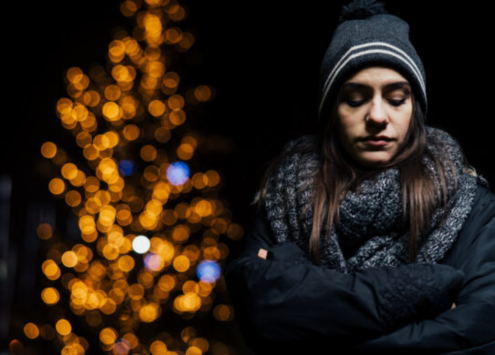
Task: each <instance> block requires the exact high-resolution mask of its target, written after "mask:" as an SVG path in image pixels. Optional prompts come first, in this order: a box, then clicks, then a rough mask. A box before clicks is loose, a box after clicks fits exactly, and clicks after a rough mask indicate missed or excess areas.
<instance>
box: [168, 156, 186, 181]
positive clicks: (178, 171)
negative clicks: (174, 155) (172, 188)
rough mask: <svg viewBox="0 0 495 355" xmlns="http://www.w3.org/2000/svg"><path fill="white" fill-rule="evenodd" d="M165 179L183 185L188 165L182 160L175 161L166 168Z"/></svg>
mask: <svg viewBox="0 0 495 355" xmlns="http://www.w3.org/2000/svg"><path fill="white" fill-rule="evenodd" d="M167 179H168V181H170V182H171V183H172V184H174V185H183V184H185V183H186V181H187V179H189V167H188V166H187V164H186V163H184V162H182V161H177V162H174V163H172V164H170V166H169V167H168V169H167Z"/></svg>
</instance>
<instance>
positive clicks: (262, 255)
mask: <svg viewBox="0 0 495 355" xmlns="http://www.w3.org/2000/svg"><path fill="white" fill-rule="evenodd" d="M267 255H268V250H266V249H263V248H260V250H259V251H258V256H259V257H260V258H261V259H266V257H267Z"/></svg>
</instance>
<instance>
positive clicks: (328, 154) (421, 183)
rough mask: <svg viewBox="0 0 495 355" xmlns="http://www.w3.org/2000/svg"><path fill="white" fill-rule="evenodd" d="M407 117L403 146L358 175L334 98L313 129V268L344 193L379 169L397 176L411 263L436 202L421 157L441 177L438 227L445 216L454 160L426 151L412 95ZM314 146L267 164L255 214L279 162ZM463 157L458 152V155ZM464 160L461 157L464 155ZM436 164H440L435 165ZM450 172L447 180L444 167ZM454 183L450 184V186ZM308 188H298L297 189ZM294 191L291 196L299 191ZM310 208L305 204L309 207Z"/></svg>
mask: <svg viewBox="0 0 495 355" xmlns="http://www.w3.org/2000/svg"><path fill="white" fill-rule="evenodd" d="M411 99H412V105H413V110H412V117H411V121H410V125H409V129H408V133H407V135H406V137H405V141H406V144H405V145H404V147H403V148H402V150H401V151H400V152H398V154H396V155H395V156H394V157H393V158H392V159H391V160H390V161H389V162H388V163H386V164H384V165H382V166H380V167H379V168H376V169H370V170H364V171H361V170H360V169H359V168H358V166H357V165H356V163H355V162H354V161H353V159H352V158H350V157H349V156H348V154H347V152H346V151H345V149H344V148H343V147H342V145H341V143H340V141H339V139H338V129H337V125H338V115H337V108H338V103H339V102H340V95H339V99H337V101H336V102H335V104H334V105H333V108H332V111H331V114H330V118H329V120H328V122H326V124H324V125H323V126H322V129H319V130H318V133H317V135H316V137H317V140H316V142H317V145H316V148H317V151H318V154H319V157H320V158H321V159H322V161H323V165H322V168H321V169H320V170H319V171H317V172H316V173H315V174H314V176H312V177H311V178H310V179H309V182H308V183H309V184H314V186H313V187H314V188H315V197H314V202H313V224H312V230H311V235H310V238H309V254H310V255H309V256H310V258H311V260H312V261H313V262H314V263H315V264H320V235H321V233H322V231H323V230H326V231H330V229H331V227H332V224H333V223H338V222H339V203H340V200H341V199H342V198H343V197H345V195H346V193H347V192H349V191H356V188H357V187H358V186H359V184H360V183H361V182H362V181H363V180H364V179H368V178H373V177H374V176H376V175H378V174H379V173H380V172H382V171H383V170H384V169H387V168H390V167H397V168H398V169H399V172H400V179H401V190H402V207H403V209H402V210H403V215H402V226H401V227H402V228H403V230H404V231H405V230H407V229H409V232H410V239H409V258H410V262H413V261H415V260H417V254H418V241H419V238H420V237H421V238H422V241H424V239H425V238H426V236H427V235H428V232H429V231H430V225H431V221H432V218H433V213H434V212H435V209H436V208H438V207H439V206H438V201H437V200H436V199H435V193H434V192H435V191H434V189H435V185H434V182H433V181H432V180H431V178H430V177H429V175H428V174H427V172H426V171H425V168H424V166H423V164H421V157H422V156H423V154H428V156H429V157H430V158H431V160H432V161H433V162H434V163H435V165H436V168H437V171H438V175H439V178H440V186H441V189H440V190H441V191H439V196H441V198H440V199H439V200H440V203H441V206H442V207H443V215H442V220H441V222H440V223H443V222H444V221H445V218H446V216H447V212H448V211H447V203H448V191H449V189H450V188H451V187H453V188H454V189H455V190H457V188H458V186H457V179H458V176H457V170H456V169H455V168H454V162H453V161H452V160H451V159H450V158H449V157H448V156H447V154H445V156H444V157H441V159H438V158H437V157H435V156H434V155H433V154H431V153H430V152H429V151H428V150H426V139H427V138H426V128H425V125H426V124H425V118H424V114H423V112H422V109H421V106H420V104H419V101H417V100H416V99H415V97H414V93H411ZM314 149H315V147H314V146H313V145H310V144H300V145H295V146H294V147H293V148H292V149H290V150H286V151H283V152H282V153H281V154H279V155H278V156H277V157H275V159H273V160H272V161H271V162H270V164H269V165H268V168H267V170H266V171H265V174H264V176H263V178H262V182H261V187H260V190H259V192H258V193H257V195H256V196H255V198H254V200H253V202H252V204H256V205H257V208H258V211H259V210H260V209H261V208H262V205H263V204H264V200H265V198H266V191H267V187H268V182H269V180H270V177H271V175H272V174H273V172H274V171H275V170H276V169H277V167H278V166H279V165H280V163H281V162H282V160H283V159H284V158H285V157H286V156H288V155H290V154H293V153H295V152H300V153H302V152H309V151H312V150H313V151H314ZM462 154H463V153H462ZM463 158H464V161H466V158H465V156H464V154H463ZM440 160H441V161H440ZM448 167H450V170H451V171H452V172H453V173H454V177H453V178H449V177H448V174H447V168H448ZM452 184H453V185H452ZM306 187H307V186H301V187H300V188H299V189H298V191H301V190H304V189H305V188H306ZM298 191H296V193H297V192H298ZM308 207H309V206H306V208H308Z"/></svg>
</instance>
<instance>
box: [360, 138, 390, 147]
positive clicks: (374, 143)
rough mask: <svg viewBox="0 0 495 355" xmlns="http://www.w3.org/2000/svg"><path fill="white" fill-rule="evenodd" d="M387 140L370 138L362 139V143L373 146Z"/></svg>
mask: <svg viewBox="0 0 495 355" xmlns="http://www.w3.org/2000/svg"><path fill="white" fill-rule="evenodd" d="M388 142H389V141H386V140H372V139H368V140H365V141H364V144H367V145H370V146H373V147H381V146H383V145H386V144H387V143H388Z"/></svg>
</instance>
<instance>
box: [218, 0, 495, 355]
mask: <svg viewBox="0 0 495 355" xmlns="http://www.w3.org/2000/svg"><path fill="white" fill-rule="evenodd" d="M319 102H320V105H319V111H318V115H319V120H320V123H321V129H319V130H318V133H317V134H316V135H306V136H302V137H299V138H296V139H293V140H291V141H289V142H288V143H287V144H286V145H285V146H284V149H283V152H282V154H281V155H280V156H279V157H278V159H276V160H275V161H274V162H273V164H272V165H271V166H270V168H269V169H268V170H267V173H266V175H265V178H264V181H263V182H262V186H261V189H260V192H259V193H258V194H257V196H256V198H255V202H257V204H258V207H259V208H258V214H257V216H256V218H255V219H254V222H253V225H252V228H251V230H250V231H249V233H247V235H246V236H245V238H244V247H243V251H242V253H241V255H240V256H238V257H237V258H236V259H235V260H233V261H230V262H229V264H228V265H227V268H226V270H225V277H226V281H227V286H228V289H229V293H230V295H231V297H232V301H233V304H234V307H235V310H236V315H237V317H238V319H239V322H240V326H241V331H242V332H243V335H244V337H245V339H246V341H247V344H248V345H249V346H250V347H251V348H252V349H253V350H254V351H255V352H256V354H296V353H301V354H306V353H307V354H310V353H314V352H324V350H323V349H324V348H325V347H328V348H329V349H333V350H328V353H331V354H334V353H339V352H338V351H336V350H335V347H340V348H341V349H343V350H344V351H342V353H348V352H350V351H352V352H354V353H363V354H370V353H373V352H376V353H379V354H387V353H389V354H396V352H397V350H398V349H400V351H401V353H406V354H408V353H410V354H418V353H421V354H449V355H454V354H455V355H460V354H495V195H494V194H493V193H492V192H491V191H490V190H489V189H488V183H487V181H486V180H485V179H483V178H482V177H481V176H478V175H477V174H476V172H475V170H474V169H473V168H472V167H471V166H470V165H469V164H468V163H467V161H466V159H465V157H464V155H463V153H462V149H461V148H460V146H459V145H458V143H457V141H456V140H455V139H454V138H453V137H452V136H450V135H449V134H448V133H447V132H445V131H443V130H441V129H438V128H433V127H430V126H427V125H426V124H425V116H426V112H427V98H426V90H425V75H424V68H423V65H422V63H421V60H420V58H419V57H418V55H417V53H416V51H415V49H414V47H413V46H412V44H411V43H410V41H409V26H408V24H407V23H406V22H404V21H403V20H401V19H399V18H397V17H396V16H393V15H391V14H389V13H387V12H386V11H385V9H384V7H383V4H380V3H376V2H375V1H354V2H353V3H351V4H350V5H348V6H347V7H344V9H343V11H342V14H341V18H340V21H339V26H338V27H337V29H336V31H335V34H334V36H333V38H332V41H331V43H330V46H329V47H328V49H327V52H326V53H325V56H324V59H323V63H322V67H321V85H320V101H319Z"/></svg>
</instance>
